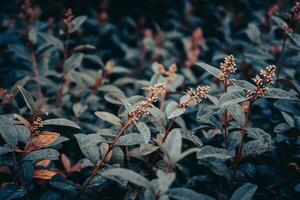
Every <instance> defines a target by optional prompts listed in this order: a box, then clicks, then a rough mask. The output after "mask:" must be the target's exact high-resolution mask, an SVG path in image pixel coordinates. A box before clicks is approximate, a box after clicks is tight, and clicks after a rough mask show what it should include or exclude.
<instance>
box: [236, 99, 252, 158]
mask: <svg viewBox="0 0 300 200" xmlns="http://www.w3.org/2000/svg"><path fill="white" fill-rule="evenodd" d="M252 105H253V101H250V104H249V108H248V110H247V112H246V113H245V123H244V124H243V126H242V127H241V139H240V144H239V149H238V153H237V162H239V161H240V160H241V158H242V149H243V143H244V138H245V135H246V129H247V128H248V123H249V116H250V111H251V107H252Z"/></svg>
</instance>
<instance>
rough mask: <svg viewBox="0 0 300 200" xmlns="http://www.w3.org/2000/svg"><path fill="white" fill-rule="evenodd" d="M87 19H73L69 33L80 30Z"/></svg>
mask: <svg viewBox="0 0 300 200" xmlns="http://www.w3.org/2000/svg"><path fill="white" fill-rule="evenodd" d="M86 19H87V16H78V17H76V18H75V19H73V21H72V24H71V27H70V29H69V33H73V32H75V31H77V30H78V29H79V28H80V26H81V25H82V24H83V23H84V22H85V20H86Z"/></svg>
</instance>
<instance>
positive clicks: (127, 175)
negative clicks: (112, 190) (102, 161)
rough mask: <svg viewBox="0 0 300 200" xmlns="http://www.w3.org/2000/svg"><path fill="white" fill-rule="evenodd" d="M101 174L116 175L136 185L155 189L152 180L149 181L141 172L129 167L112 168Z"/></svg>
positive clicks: (106, 175)
mask: <svg viewBox="0 0 300 200" xmlns="http://www.w3.org/2000/svg"><path fill="white" fill-rule="evenodd" d="M101 175H102V176H105V177H110V176H116V177H119V178H122V179H124V180H127V181H129V182H131V183H133V184H135V185H138V186H142V187H145V188H148V189H151V190H153V191H154V188H153V185H152V184H151V183H150V181H148V180H147V179H146V178H144V177H143V176H141V175H140V174H138V173H136V172H134V171H132V170H129V169H124V168H111V169H107V170H105V171H104V172H102V173H101Z"/></svg>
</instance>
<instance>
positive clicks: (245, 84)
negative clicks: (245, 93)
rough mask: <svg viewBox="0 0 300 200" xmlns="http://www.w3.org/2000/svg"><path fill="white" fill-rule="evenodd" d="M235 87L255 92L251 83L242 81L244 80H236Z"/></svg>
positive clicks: (254, 87)
mask: <svg viewBox="0 0 300 200" xmlns="http://www.w3.org/2000/svg"><path fill="white" fill-rule="evenodd" d="M235 85H236V86H238V87H241V88H243V89H245V90H251V91H255V90H256V86H255V85H253V84H252V83H249V82H248V81H244V80H237V81H236V82H235Z"/></svg>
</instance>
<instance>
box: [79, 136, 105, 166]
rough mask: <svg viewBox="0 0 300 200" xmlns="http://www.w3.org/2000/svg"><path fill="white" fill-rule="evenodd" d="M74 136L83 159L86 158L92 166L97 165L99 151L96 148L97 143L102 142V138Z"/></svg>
mask: <svg viewBox="0 0 300 200" xmlns="http://www.w3.org/2000/svg"><path fill="white" fill-rule="evenodd" d="M74 136H75V138H76V139H77V142H78V144H79V147H80V149H81V151H82V153H83V155H85V157H87V158H88V159H89V160H90V161H91V162H93V163H94V164H95V163H97V161H98V160H99V159H100V151H99V150H100V149H99V147H98V143H100V142H103V141H104V138H102V137H101V136H100V135H98V134H89V135H85V134H76V135H74Z"/></svg>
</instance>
